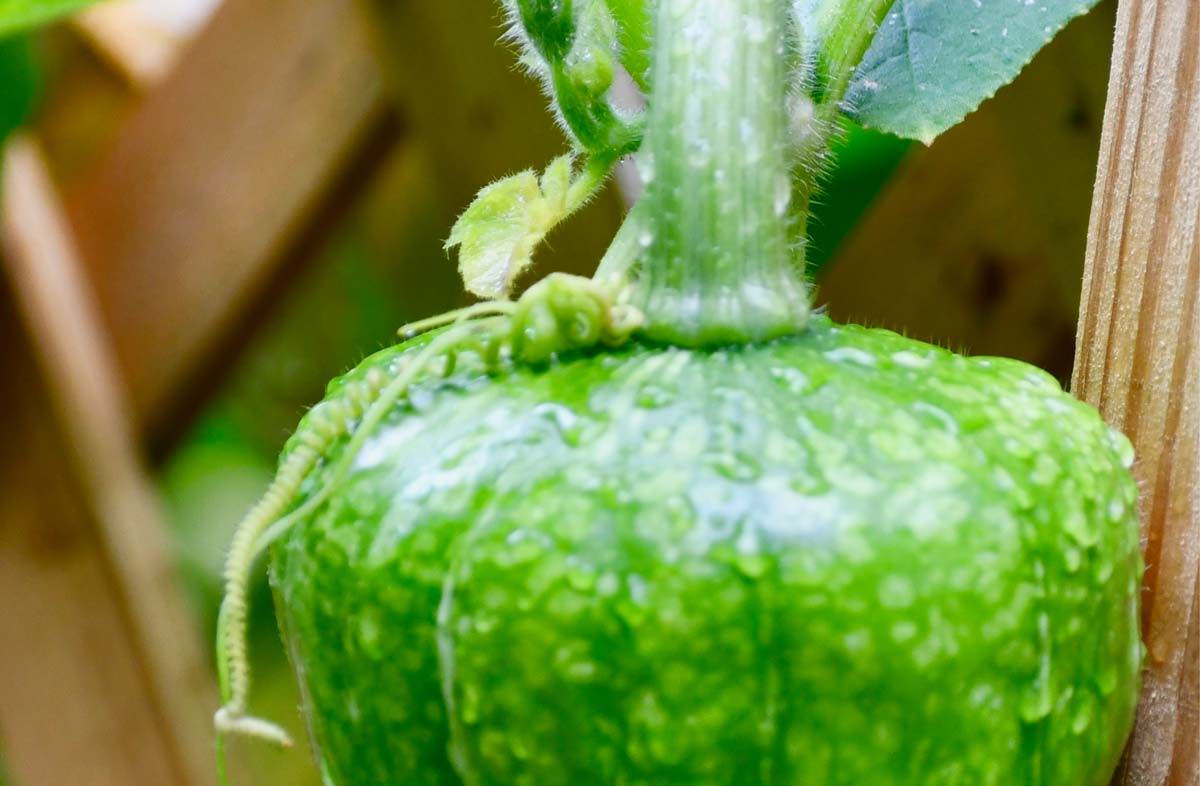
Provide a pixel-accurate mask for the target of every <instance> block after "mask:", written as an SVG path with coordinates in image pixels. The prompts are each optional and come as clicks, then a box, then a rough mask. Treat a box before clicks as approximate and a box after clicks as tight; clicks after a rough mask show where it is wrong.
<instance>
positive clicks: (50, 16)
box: [0, 0, 91, 36]
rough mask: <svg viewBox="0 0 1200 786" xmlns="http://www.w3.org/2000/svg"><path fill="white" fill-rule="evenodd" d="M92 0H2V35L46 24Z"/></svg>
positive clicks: (0, 28)
mask: <svg viewBox="0 0 1200 786" xmlns="http://www.w3.org/2000/svg"><path fill="white" fill-rule="evenodd" d="M90 2H91V0H0V36H3V35H8V34H9V33H14V32H17V31H18V30H26V29H29V28H31V27H36V26H37V25H41V24H45V23H47V22H50V21H53V20H54V19H56V18H58V17H59V16H62V15H63V14H67V13H70V12H71V11H74V10H76V9H78V8H82V7H83V6H85V5H88V4H89V3H90Z"/></svg>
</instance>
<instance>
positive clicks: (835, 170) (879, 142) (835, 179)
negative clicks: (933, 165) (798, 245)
mask: <svg viewBox="0 0 1200 786" xmlns="http://www.w3.org/2000/svg"><path fill="white" fill-rule="evenodd" d="M912 145H913V143H912V142H911V141H909V140H907V139H900V138H897V137H895V136H892V135H890V134H884V133H881V132H879V131H871V130H869V129H865V128H863V127H862V126H860V125H858V124H856V123H847V124H846V130H845V132H844V133H843V134H841V135H839V136H837V137H835V138H834V140H833V144H832V145H831V146H830V167H829V174H828V176H827V177H826V178H825V180H824V182H823V183H822V184H821V188H820V190H819V191H818V192H817V195H816V196H815V197H814V198H813V206H812V216H811V217H810V218H809V221H808V248H807V253H806V254H805V263H806V265H807V268H808V275H809V277H810V278H814V279H815V278H819V277H820V275H821V273H822V272H823V271H824V270H825V267H826V265H828V264H829V262H830V261H831V260H832V259H833V257H834V255H835V254H836V253H837V250H838V249H839V248H840V247H841V245H842V242H843V241H844V240H845V239H846V237H847V236H848V235H849V234H850V233H851V232H852V231H853V230H854V227H856V226H857V225H858V222H859V221H860V220H861V219H862V218H863V216H865V215H866V213H867V210H868V209H869V208H870V206H871V203H872V202H874V201H875V197H876V196H877V195H878V194H879V192H880V191H881V190H882V189H883V187H884V186H886V185H887V183H888V181H889V180H890V179H891V177H892V173H893V172H895V171H896V167H898V166H899V165H900V162H901V161H902V160H903V158H904V156H906V155H907V154H908V153H909V151H910V150H911V149H912Z"/></svg>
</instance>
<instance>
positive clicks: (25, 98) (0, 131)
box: [0, 37, 38, 139]
mask: <svg viewBox="0 0 1200 786" xmlns="http://www.w3.org/2000/svg"><path fill="white" fill-rule="evenodd" d="M37 88H38V85H37V72H36V71H35V69H34V65H33V58H32V55H31V52H30V47H29V42H28V41H27V40H26V39H25V38H23V37H12V38H2V39H0V139H3V138H4V137H6V136H8V134H9V133H11V132H12V130H13V129H14V128H16V127H17V126H19V125H20V124H21V123H22V122H23V121H24V120H25V118H26V117H27V116H28V115H29V112H30V110H31V109H32V108H33V103H34V99H35V98H36V96H37Z"/></svg>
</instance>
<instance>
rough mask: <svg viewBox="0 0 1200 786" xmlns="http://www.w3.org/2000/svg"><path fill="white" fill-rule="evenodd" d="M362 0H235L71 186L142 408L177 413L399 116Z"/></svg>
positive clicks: (73, 208) (146, 415) (109, 321)
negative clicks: (185, 394) (391, 111)
mask: <svg viewBox="0 0 1200 786" xmlns="http://www.w3.org/2000/svg"><path fill="white" fill-rule="evenodd" d="M386 122H387V113H386V110H385V105H384V102H383V100H382V91H381V89H380V79H379V76H378V73H377V68H376V65H375V62H374V59H373V57H372V55H371V53H370V49H369V47H368V44H367V31H366V28H365V24H364V22H363V19H362V17H361V14H360V9H359V8H358V6H357V4H356V3H355V2H354V0H227V2H226V3H225V4H224V6H223V7H222V8H221V9H220V10H219V11H218V12H217V14H216V16H215V17H214V19H213V20H212V22H211V23H210V24H209V26H208V27H207V28H206V29H205V30H204V31H203V32H202V33H201V34H200V35H199V36H198V37H197V38H196V39H195V40H194V41H193V42H192V43H191V45H190V46H189V47H188V48H187V50H186V51H185V53H184V55H183V57H182V59H181V61H180V63H179V64H178V65H177V66H176V68H175V69H174V71H173V72H172V73H171V74H170V75H169V76H168V77H167V78H166V79H165V80H164V81H163V82H162V83H161V84H160V85H159V86H158V87H157V88H156V89H155V90H154V91H153V92H152V93H151V94H150V95H149V96H148V97H147V98H146V100H145V102H144V104H143V105H142V106H141V107H140V108H139V109H138V110H137V111H136V113H135V115H134V116H133V117H132V118H131V119H130V120H129V122H128V123H127V125H126V126H125V128H124V129H123V130H122V132H121V134H120V136H119V138H118V139H117V140H116V141H115V144H114V145H113V149H112V151H111V153H110V154H109V155H108V156H107V158H106V159H105V161H104V162H103V163H102V164H101V165H100V166H98V167H97V171H96V172H94V173H93V174H92V175H91V176H90V177H89V178H87V180H86V182H84V183H82V184H81V185H80V186H79V187H77V188H75V189H73V190H72V192H71V193H70V194H69V195H68V202H69V209H70V213H71V216H72V219H73V221H74V224H75V226H76V229H77V234H78V237H79V240H80V247H81V251H82V253H83V256H84V259H85V260H86V262H87V265H88V268H89V271H90V273H91V276H92V280H93V282H94V285H95V288H96V292H97V297H98V300H99V302H100V305H101V311H102V313H103V317H104V320H105V323H106V325H107V327H108V329H109V332H110V334H111V335H112V337H113V342H114V347H115V350H116V355H117V359H118V362H119V364H120V368H121V370H122V373H123V376H124V378H125V379H126V381H127V384H128V387H129V391H130V395H131V398H132V401H133V407H134V410H135V412H137V413H138V414H139V416H140V417H141V419H142V420H143V422H155V421H156V420H158V419H161V418H163V417H164V416H165V415H164V413H166V412H168V411H169V408H170V405H171V403H172V402H173V400H174V399H175V397H176V396H178V395H179V393H180V391H181V390H182V389H184V388H185V387H186V386H188V385H189V382H190V375H191V374H192V373H194V371H195V369H197V368H199V367H202V366H203V365H204V363H205V361H206V360H207V359H208V356H209V353H210V351H211V349H212V347H213V346H214V345H215V342H217V341H218V340H219V339H220V338H221V337H223V336H224V335H226V334H227V333H228V331H229V330H230V329H231V328H232V326H233V325H235V324H236V320H237V319H238V318H239V317H240V316H241V315H242V314H243V313H244V311H245V309H246V308H247V306H248V305H249V304H250V303H252V302H253V301H254V298H255V295H256V293H258V292H259V291H261V289H262V288H263V287H264V285H265V284H266V283H267V282H268V281H269V280H270V279H271V277H272V273H273V271H274V270H275V269H276V268H277V266H278V265H279V264H280V262H281V260H282V258H283V256H284V251H285V249H287V246H288V243H289V241H290V240H291V239H292V238H293V237H294V236H296V235H297V233H298V232H299V231H300V230H301V228H302V227H304V225H305V223H306V221H307V220H308V219H309V218H310V217H311V216H312V215H314V213H316V212H319V211H320V210H321V208H322V207H323V199H324V198H325V195H326V192H327V189H328V188H329V186H330V184H331V183H332V182H334V181H335V180H336V179H337V178H338V176H339V174H340V173H341V172H342V171H343V169H344V168H345V167H346V166H347V164H348V162H349V161H350V160H351V159H352V158H353V157H354V156H355V155H356V153H357V152H358V150H359V149H360V147H361V145H362V144H363V142H364V140H366V139H368V138H370V137H371V136H372V135H373V134H374V133H375V130H376V129H377V128H378V127H379V126H380V125H381V124H386Z"/></svg>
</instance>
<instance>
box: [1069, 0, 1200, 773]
mask: <svg viewBox="0 0 1200 786" xmlns="http://www.w3.org/2000/svg"><path fill="white" fill-rule="evenodd" d="M1198 301H1200V4H1198V3H1196V2H1195V1H1194V0H1123V1H1122V2H1121V4H1120V12H1119V16H1118V21H1117V36H1116V47H1115V50H1114V53H1113V65H1112V72H1111V77H1110V82H1109V91H1108V107H1107V110H1106V112H1105V117H1104V135H1103V138H1102V140H1101V146H1100V163H1099V167H1098V171H1097V176H1096V189H1095V196H1094V201H1093V205H1092V222H1091V227H1090V230H1089V234H1088V246H1087V259H1086V273H1085V276H1084V283H1083V296H1082V305H1081V313H1080V317H1079V334H1078V352H1077V354H1076V360H1075V371H1074V378H1073V380H1074V391H1075V393H1076V395H1078V396H1079V397H1081V398H1083V399H1084V400H1086V401H1089V402H1091V403H1093V404H1095V405H1096V406H1097V407H1099V408H1100V411H1101V412H1102V413H1103V414H1104V416H1105V418H1107V419H1108V421H1109V422H1110V423H1113V424H1114V425H1116V426H1118V427H1119V428H1121V429H1122V430H1123V431H1125V433H1126V434H1128V435H1129V437H1130V439H1132V440H1133V442H1134V446H1135V447H1136V449H1137V463H1136V464H1135V466H1134V472H1135V474H1136V475H1137V478H1138V481H1139V485H1140V487H1141V490H1142V494H1141V503H1140V508H1141V514H1142V531H1143V547H1144V551H1145V554H1146V562H1147V570H1146V577H1145V586H1144V594H1143V609H1142V632H1143V637H1144V639H1145V642H1146V646H1147V650H1148V653H1147V659H1146V669H1145V678H1144V687H1143V693H1142V701H1141V704H1140V705H1139V707H1138V717H1137V726H1136V728H1135V730H1134V736H1133V739H1132V740H1131V742H1130V744H1129V748H1128V749H1127V751H1126V757H1125V760H1124V761H1123V763H1122V766H1121V768H1120V770H1119V771H1118V773H1117V777H1116V780H1115V782H1116V783H1118V784H1124V785H1127V786H1168V785H1169V786H1197V784H1200V754H1198V748H1200V722H1198V717H1197V716H1198V702H1200V685H1198V684H1197V683H1198V672H1197V658H1198V657H1200V655H1198V653H1197V643H1196V639H1197V624H1198V623H1197V615H1198V614H1200V602H1198V599H1200V595H1198V589H1200V304H1198Z"/></svg>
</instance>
